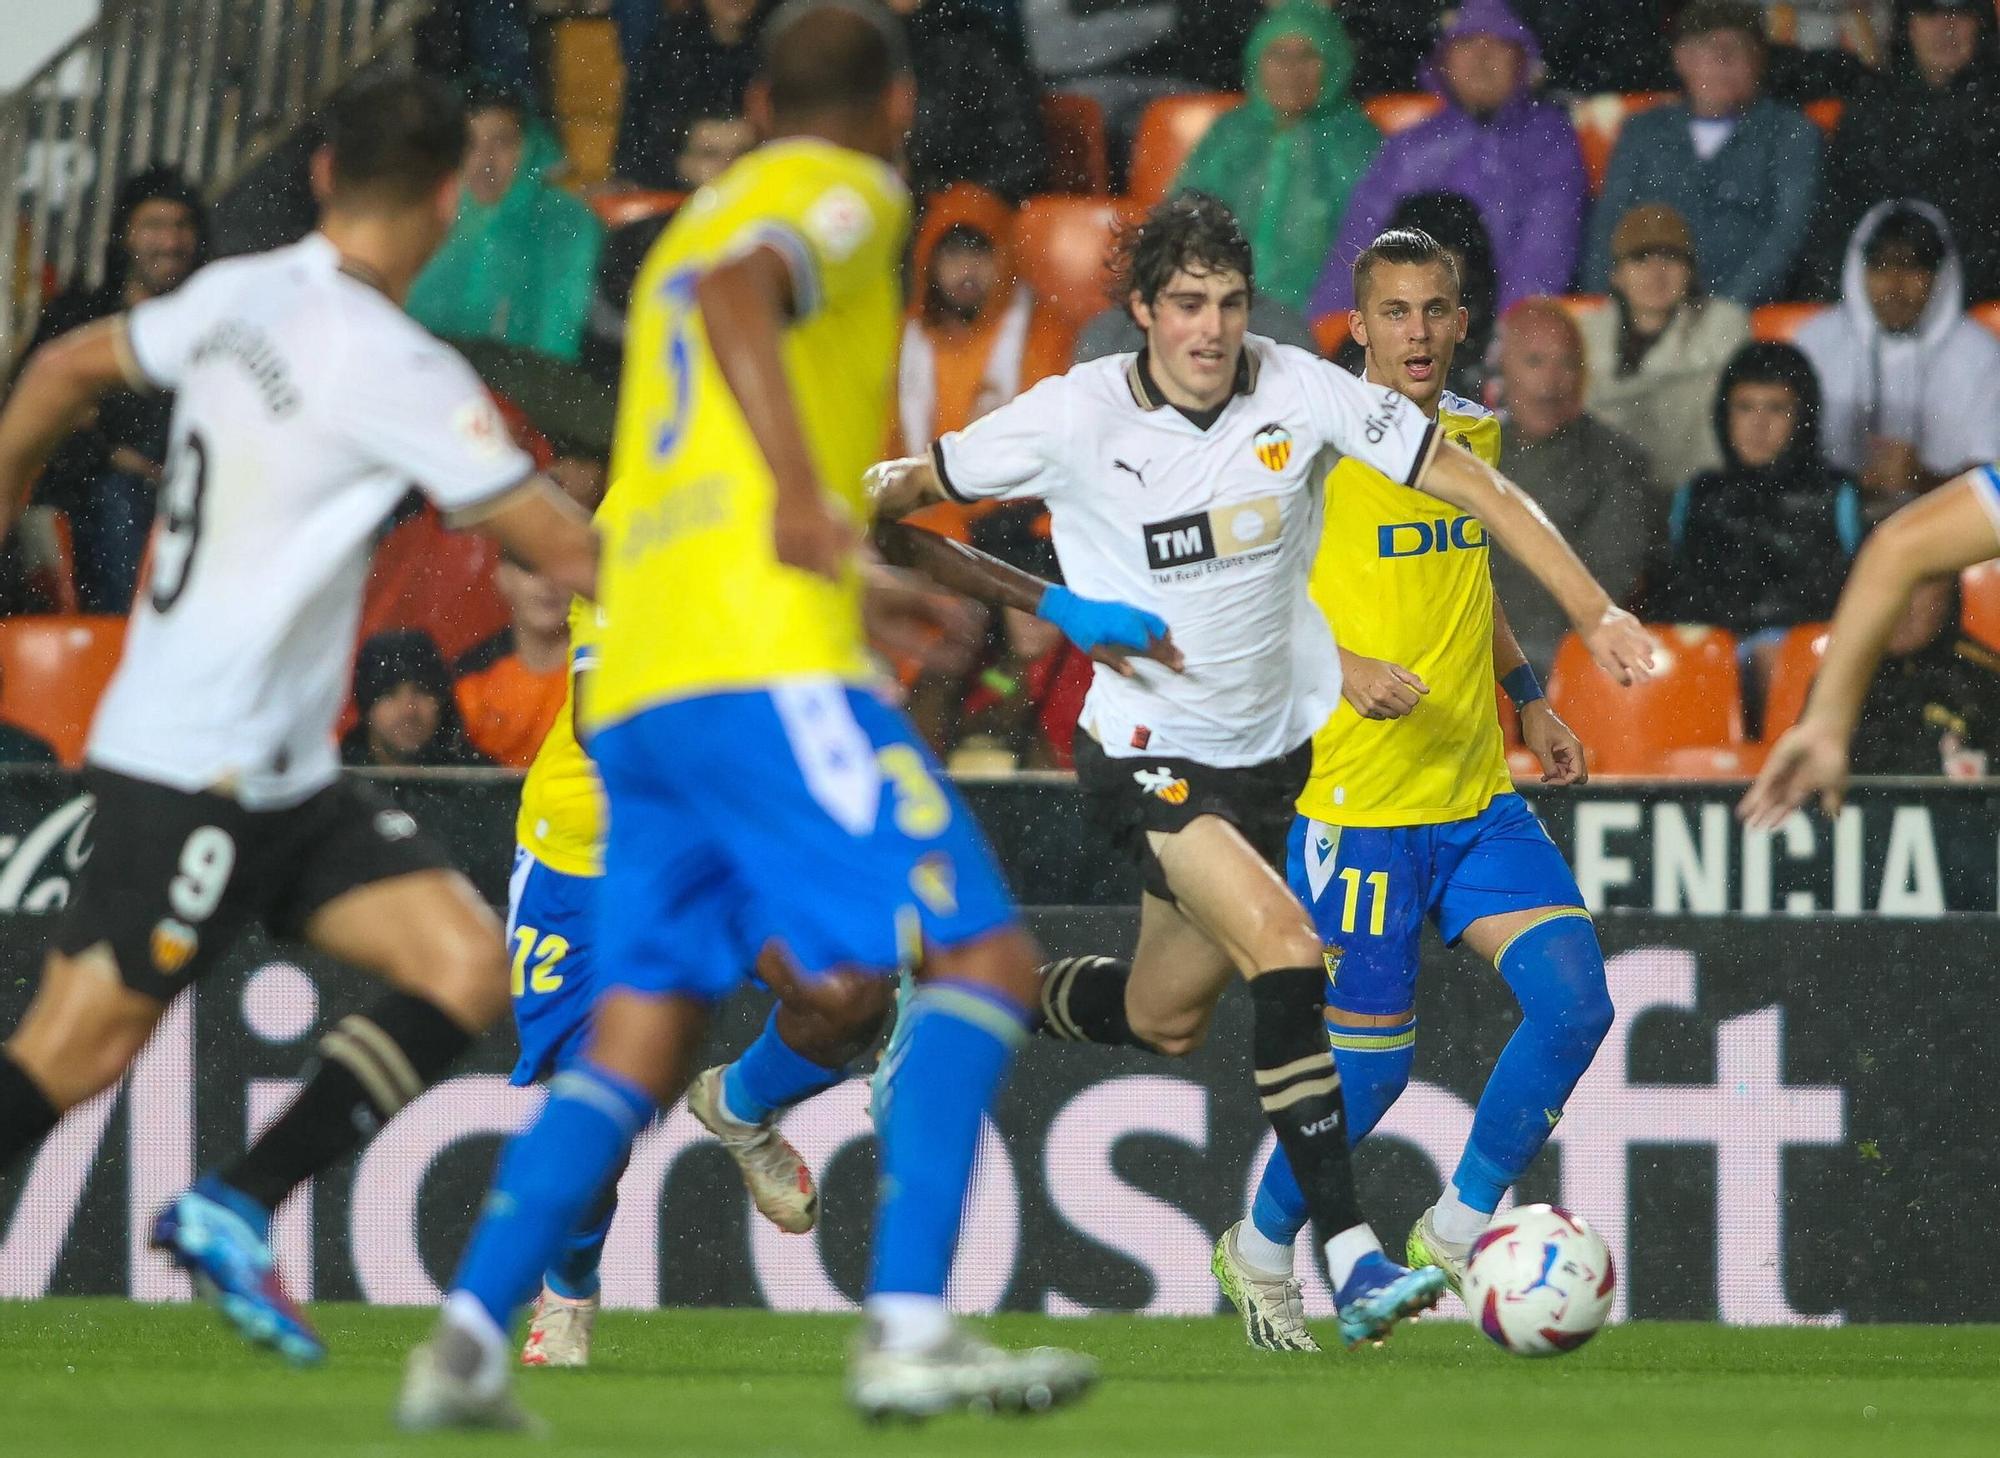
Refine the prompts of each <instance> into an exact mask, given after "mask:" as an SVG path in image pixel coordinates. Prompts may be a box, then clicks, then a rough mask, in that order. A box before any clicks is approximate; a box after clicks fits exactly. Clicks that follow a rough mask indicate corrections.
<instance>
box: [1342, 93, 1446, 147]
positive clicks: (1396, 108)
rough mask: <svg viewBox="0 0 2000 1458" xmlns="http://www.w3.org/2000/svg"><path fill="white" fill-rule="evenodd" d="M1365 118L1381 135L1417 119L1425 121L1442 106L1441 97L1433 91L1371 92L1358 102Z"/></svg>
mask: <svg viewBox="0 0 2000 1458" xmlns="http://www.w3.org/2000/svg"><path fill="white" fill-rule="evenodd" d="M1361 109H1362V110H1363V111H1365V112H1367V113H1368V120H1370V121H1372V122H1373V123H1375V127H1376V130H1378V131H1380V132H1381V133H1382V135H1383V136H1385V137H1393V136H1395V135H1396V133H1398V132H1407V131H1408V130H1409V129H1410V128H1411V127H1413V126H1415V125H1417V123H1419V122H1426V121H1429V120H1430V119H1431V118H1432V117H1434V116H1436V115H1437V114H1438V113H1439V112H1441V111H1443V110H1444V98H1443V97H1441V96H1439V95H1438V94H1437V93H1436V92H1435V91H1391V92H1389V93H1388V94H1387V95H1384V96H1371V97H1369V98H1368V99H1367V100H1366V101H1364V102H1362V103H1361Z"/></svg>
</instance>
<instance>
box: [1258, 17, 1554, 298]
mask: <svg viewBox="0 0 2000 1458" xmlns="http://www.w3.org/2000/svg"><path fill="white" fill-rule="evenodd" d="M1541 61H1542V55H1541V44H1540V42H1538V41H1537V40H1536V39H1535V36H1534V33H1533V32H1532V31H1530V30H1529V29H1528V28H1527V27H1526V26H1525V25H1523V24H1522V23H1521V21H1520V19H1519V17H1517V16H1516V15H1515V14H1514V12H1513V11H1512V10H1511V9H1509V8H1508V6H1507V4H1506V0H1466V3H1465V4H1463V5H1461V6H1460V7H1459V8H1458V9H1457V10H1455V11H1453V12H1452V13H1451V17H1450V19H1449V20H1447V21H1446V23H1445V28H1444V32H1443V34H1442V35H1440V36H1439V38H1438V43H1437V48H1436V49H1435V50H1434V51H1432V53H1431V58H1430V60H1429V61H1427V62H1426V63H1425V65H1424V69H1423V81H1424V85H1425V86H1426V88H1428V89H1429V90H1430V91H1432V92H1434V93H1435V94H1436V95H1438V96H1439V97H1440V98H1442V99H1443V101H1444V110H1442V111H1441V112H1439V113H1438V114H1437V115H1436V116H1434V117H1432V118H1430V119H1429V120H1428V121H1425V122H1422V123H1420V124H1418V125H1417V126H1414V127H1412V128H1410V129H1409V130H1408V131H1406V132H1399V133H1397V134H1396V135H1395V136H1393V137H1390V138H1389V139H1388V140H1387V141H1386V142H1384V143H1383V144H1382V152H1381V155H1380V156H1378V157H1377V158H1376V159H1375V163H1374V165H1373V166H1372V167H1370V168H1369V169H1368V175H1367V176H1366V177H1365V178H1363V179H1362V182H1361V185H1360V187H1359V188H1357V189H1356V190H1355V195H1354V202H1353V205H1352V206H1351V207H1349V208H1348V210H1347V216H1346V219H1345V221H1343V222H1342V223H1341V225H1340V233H1339V237H1338V240H1337V241H1336V242H1335V244H1334V246H1333V249H1332V252H1331V253H1330V254H1328V255H1326V257H1325V259H1324V267H1323V269H1322V270H1321V272H1320V275H1319V287H1318V288H1317V289H1316V290H1314V292H1313V297H1312V312H1313V314H1314V315H1315V316H1319V315H1325V314H1332V313H1338V312H1340V311H1342V310H1345V309H1348V308H1351V307H1353V302H1354V298H1353V294H1354V285H1353V277H1352V275H1353V269H1352V266H1351V265H1352V264H1353V261H1354V259H1355V257H1356V256H1357V255H1358V254H1359V253H1360V252H1361V250H1362V249H1364V248H1366V247H1367V246H1368V243H1369V241H1370V240H1371V239H1373V238H1374V237H1375V236H1376V235H1377V234H1379V233H1380V232H1381V231H1382V229H1383V226H1384V225H1385V224H1386V223H1387V222H1388V220H1389V217H1390V215H1391V214H1392V213H1394V212H1395V210H1396V207H1397V204H1399V203H1400V202H1401V201H1402V200H1403V199H1404V198H1407V197H1413V196H1415V195H1416V194H1418V193H1425V192H1436V191H1445V190H1448V191H1451V192H1456V193H1458V194H1460V195H1461V196H1463V197H1467V198H1470V199H1471V200H1472V202H1473V203H1474V204H1475V205H1477V207H1478V208H1479V216H1480V219H1481V221H1482V222H1483V223H1484V224H1485V228H1486V235H1487V237H1488V239H1489V240H1491V243H1492V250H1493V266H1494V269H1495V270H1496V272H1497V274H1498V277H1499V285H1500V299H1499V307H1500V308H1501V309H1502V310H1505V309H1507V308H1509V307H1511V306H1512V305H1513V304H1514V302H1515V301H1516V300H1518V299H1524V298H1526V297H1528V296H1529V295H1530V294H1559V293H1564V292H1567V291H1568V289H1569V283H1570V279H1571V278H1572V276H1574V274H1575V273H1576V259H1577V249H1578V247H1579V245H1580V243H1581V241H1582V236H1583V211H1584V200H1585V198H1586V197H1587V196H1588V193H1589V187H1588V184H1587V183H1586V181H1585V179H1584V172H1583V154H1582V152H1581V151H1580V150H1579V149H1578V147H1577V142H1576V130H1575V128H1574V127H1573V126H1572V125H1571V123H1570V118H1569V113H1568V112H1567V111H1565V110H1564V109H1563V108H1562V107H1560V106H1557V105H1555V104H1554V103H1553V102H1549V101H1545V100H1543V99H1542V98H1541V97H1540V96H1539V95H1537V94H1536V92H1535V83H1536V81H1537V80H1538V79H1539V76H1540V71H1541ZM1259 269H1260V271H1261V269H1262V256H1261V255H1260V256H1259Z"/></svg>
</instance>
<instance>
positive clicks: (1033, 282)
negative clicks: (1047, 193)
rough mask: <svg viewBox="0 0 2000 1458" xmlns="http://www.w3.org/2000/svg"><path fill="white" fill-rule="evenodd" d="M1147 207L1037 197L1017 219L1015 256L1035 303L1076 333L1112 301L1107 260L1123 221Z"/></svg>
mask: <svg viewBox="0 0 2000 1458" xmlns="http://www.w3.org/2000/svg"><path fill="white" fill-rule="evenodd" d="M1143 211H1144V210H1143V209H1141V208H1140V207H1138V206H1137V205H1136V203H1134V202H1132V201H1130V200H1128V199H1124V198H1109V197H1102V198H1099V197H1032V198H1029V199H1028V201H1027V202H1025V203H1024V204H1022V206H1021V211H1020V212H1019V213H1018V214H1017V215H1016V216H1015V219H1014V257H1015V261H1016V263H1017V264H1018V266H1019V268H1020V270H1021V277H1022V278H1023V279H1025V280H1026V281H1027V284H1028V287H1029V288H1031V289H1033V290H1034V293H1035V302H1036V304H1037V305H1038V306H1039V307H1040V308H1041V309H1043V310H1046V311H1047V312H1048V313H1049V314H1050V315H1051V316H1053V318H1054V319H1055V320H1056V321H1057V322H1058V323H1060V325H1061V326H1062V327H1063V328H1064V329H1066V330H1068V331H1069V332H1071V333H1074V332H1075V331H1076V330H1077V329H1079V328H1081V327H1082V325H1083V323H1084V321H1085V320H1086V319H1089V318H1090V317H1091V316H1092V315H1094V314H1096V313H1097V312H1098V311H1099V310H1101V309H1104V308H1106V307H1108V306H1109V304H1110V303H1111V296H1110V293H1109V289H1110V284H1111V275H1110V272H1109V270H1108V269H1107V268H1106V267H1105V261H1106V259H1107V257H1108V256H1109V255H1110V252H1111V239H1112V233H1113V231H1114V230H1115V229H1116V228H1117V226H1118V224H1119V222H1120V221H1121V220H1122V221H1127V222H1133V221H1137V220H1138V218H1139V217H1140V216H1142V214H1143Z"/></svg>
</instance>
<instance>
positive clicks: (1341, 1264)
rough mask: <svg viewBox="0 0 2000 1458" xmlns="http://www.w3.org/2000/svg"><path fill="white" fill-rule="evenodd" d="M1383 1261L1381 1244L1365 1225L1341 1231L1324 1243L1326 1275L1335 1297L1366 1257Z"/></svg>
mask: <svg viewBox="0 0 2000 1458" xmlns="http://www.w3.org/2000/svg"><path fill="white" fill-rule="evenodd" d="M1370 1256H1374V1257H1375V1258H1376V1259H1377V1260H1384V1259H1385V1257H1384V1256H1383V1254H1382V1242H1381V1241H1379V1240H1377V1239H1376V1238H1375V1232H1374V1231H1372V1230H1370V1229H1369V1228H1368V1227H1367V1226H1366V1225H1356V1226H1355V1227H1353V1228H1352V1229H1351V1230H1343V1231H1341V1232H1340V1234H1338V1235H1336V1236H1334V1238H1333V1239H1332V1240H1329V1241H1328V1242H1327V1243H1326V1274H1327V1279H1328V1280H1329V1281H1330V1282H1331V1283H1332V1285H1333V1291H1334V1295H1335V1296H1336V1297H1337V1296H1338V1295H1339V1294H1340V1292H1341V1290H1342V1288H1343V1287H1345V1286H1346V1285H1347V1283H1348V1281H1349V1280H1350V1279H1351V1278H1352V1277H1353V1275H1354V1268H1355V1267H1356V1266H1358V1265H1360V1264H1361V1263H1362V1262H1363V1261H1365V1260H1367V1259H1368V1257H1370Z"/></svg>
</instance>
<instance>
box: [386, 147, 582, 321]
mask: <svg viewBox="0 0 2000 1458" xmlns="http://www.w3.org/2000/svg"><path fill="white" fill-rule="evenodd" d="M561 162H562V150H561V148H560V147H558V146H557V145H556V141H555V139H554V138H553V137H552V136H550V135H549V133H548V131H547V129H546V128H544V127H542V126H540V125H538V124H536V123H533V122H530V123H529V124H528V128H527V136H526V138H525V140H524V142H523V144H522V148H521V165H520V168H519V170H518V171H516V172H515V174H514V182H513V185H512V186H510V187H509V188H508V189H507V192H506V195H505V196H503V197H502V198H501V199H500V201H498V202H497V203H491V204H488V203H481V202H477V201H475V200H474V199H473V197H472V194H471V193H469V192H468V193H465V194H464V195H463V196H462V197H461V198H460V199H459V204H458V221H457V222H455V223H453V224H452V227H451V233H450V234H449V235H448V236H447V237H446V238H445V240H444V246H443V247H442V248H440V249H438V251H437V256H436V257H435V258H433V259H432V260H431V261H430V264H429V266H428V267H426V268H425V269H424V271H423V272H422V273H420V274H419V275H417V281H416V282H415V283H414V284H412V285H411V287H410V297H409V303H408V308H409V311H410V315H411V317H412V318H414V319H415V320H416V321H417V322H418V323H420V324H422V325H423V326H424V327H425V328H426V329H428V330H430V331H431V332H432V333H433V334H440V335H443V336H444V337H446V338H448V339H453V338H456V339H494V340H499V341H501V342H502V343H506V344H517V345H523V346H525V347H527V348H529V349H539V350H541V351H543V352H544V353H546V354H552V355H555V356H556V357H558V358H560V359H565V360H574V359H575V358H576V357H577V348H578V344H579V342H580V341H581V339H582V337H583V324H584V316H585V315H586V314H587V313H588V312H589V310H590V295H591V290H592V288H593V286H594V285H595V283H596V281H597V250H598V245H599V244H600V243H601V242H602V241H603V237H604V228H603V225H602V224H600V223H599V222H598V221H597V218H596V216H595V215H594V214H593V213H592V212H591V211H590V209H589V208H587V207H585V206H584V205H583V204H582V203H581V202H578V201H577V200H576V199H575V198H573V197H571V196H570V195H569V194H568V193H566V192H562V191H560V190H558V189H556V188H554V187H551V186H549V185H548V183H547V182H545V181H543V179H544V178H545V177H547V175H548V174H549V173H550V172H551V171H553V170H554V169H555V168H556V167H557V166H559V165H560V164H561Z"/></svg>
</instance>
